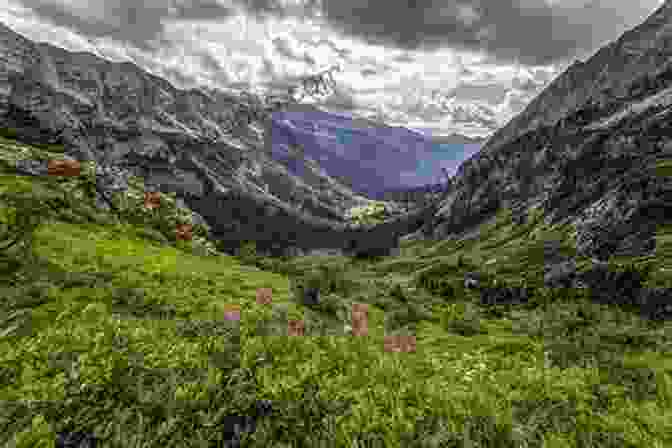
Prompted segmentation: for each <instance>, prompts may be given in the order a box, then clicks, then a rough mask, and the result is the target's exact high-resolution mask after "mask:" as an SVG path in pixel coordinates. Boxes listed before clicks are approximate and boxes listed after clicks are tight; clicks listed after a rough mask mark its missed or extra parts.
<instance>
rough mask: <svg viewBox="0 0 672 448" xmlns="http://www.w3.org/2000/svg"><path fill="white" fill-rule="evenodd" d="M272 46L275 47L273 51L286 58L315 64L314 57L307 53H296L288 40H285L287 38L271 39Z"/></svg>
mask: <svg viewBox="0 0 672 448" xmlns="http://www.w3.org/2000/svg"><path fill="white" fill-rule="evenodd" d="M273 48H275V51H276V52H277V53H278V54H280V55H282V56H284V57H286V58H287V59H291V60H293V61H299V62H303V63H305V64H308V65H311V66H312V65H315V64H316V62H315V59H313V58H312V57H311V56H310V55H309V54H308V53H306V52H304V53H303V54H299V53H296V52H295V51H294V50H293V49H292V47H291V46H290V45H289V41H287V39H283V38H281V37H276V38H275V39H273Z"/></svg>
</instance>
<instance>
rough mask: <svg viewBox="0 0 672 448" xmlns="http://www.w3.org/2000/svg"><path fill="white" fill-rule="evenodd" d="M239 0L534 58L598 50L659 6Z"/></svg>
mask: <svg viewBox="0 0 672 448" xmlns="http://www.w3.org/2000/svg"><path fill="white" fill-rule="evenodd" d="M237 1H238V2H239V3H240V4H241V5H243V6H244V7H246V8H248V9H249V10H251V11H254V12H255V13H258V14H275V15H287V14H293V13H294V14H295V13H296V12H297V11H301V12H300V13H301V14H304V15H306V14H314V13H315V12H316V11H317V10H318V7H319V9H320V10H321V13H322V16H323V17H324V19H325V20H327V21H328V22H329V23H330V24H331V25H332V26H334V27H335V28H336V29H338V30H340V31H341V32H344V33H346V34H349V35H351V36H357V37H360V38H362V39H363V40H365V41H367V42H369V43H373V44H383V45H388V46H394V47H398V48H404V49H409V50H415V49H425V50H430V49H435V48H440V47H452V48H458V49H466V50H474V51H480V50H485V51H486V52H487V53H489V54H490V55H491V56H493V57H495V58H496V59H497V60H501V61H512V60H515V61H519V62H521V63H523V64H530V65H544V64H549V63H553V62H565V61H567V60H568V59H571V58H573V57H576V56H581V55H585V54H587V53H590V52H592V51H594V49H595V48H596V47H598V46H600V45H601V44H602V43H604V41H605V40H611V39H615V38H616V37H618V35H619V34H621V33H622V32H624V31H625V30H626V29H627V28H630V27H632V26H635V25H637V24H638V23H639V22H641V21H642V20H643V19H644V18H645V17H646V16H648V15H649V14H650V13H651V12H652V11H653V10H654V9H655V8H656V7H657V6H659V1H658V0H639V1H631V0H627V1H626V0H592V1H589V2H588V3H587V4H585V5H583V4H579V5H577V4H576V3H577V2H576V1H574V0H564V1H559V2H556V3H554V4H553V5H549V4H548V3H547V2H546V1H545V0H497V1H494V0H491V1H486V0H453V1H450V0H445V1H439V0H409V1H403V2H402V1H390V0H322V2H321V4H319V5H318V1H317V0H310V1H308V2H306V4H305V5H304V6H303V7H302V8H297V7H295V6H293V7H292V9H291V10H290V9H284V8H283V7H282V6H281V3H280V2H279V1H278V0H249V1H248V0H237ZM292 3H293V2H292ZM581 3H585V2H581Z"/></svg>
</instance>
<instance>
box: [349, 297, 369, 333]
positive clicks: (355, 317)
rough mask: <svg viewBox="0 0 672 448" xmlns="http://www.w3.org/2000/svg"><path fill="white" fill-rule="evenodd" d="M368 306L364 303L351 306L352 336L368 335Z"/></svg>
mask: <svg viewBox="0 0 672 448" xmlns="http://www.w3.org/2000/svg"><path fill="white" fill-rule="evenodd" d="M368 313H369V306H368V305H367V304H365V303H353V304H352V313H351V314H352V334H353V335H355V336H366V335H368V334H369V316H368Z"/></svg>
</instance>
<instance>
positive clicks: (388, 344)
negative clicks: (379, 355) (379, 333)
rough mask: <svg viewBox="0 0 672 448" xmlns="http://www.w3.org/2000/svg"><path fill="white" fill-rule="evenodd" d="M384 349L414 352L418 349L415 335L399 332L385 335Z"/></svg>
mask: <svg viewBox="0 0 672 448" xmlns="http://www.w3.org/2000/svg"><path fill="white" fill-rule="evenodd" d="M384 349H385V351H386V352H397V353H398V352H404V353H412V352H415V349H416V339H415V336H410V335H403V334H397V335H393V336H385V339H384Z"/></svg>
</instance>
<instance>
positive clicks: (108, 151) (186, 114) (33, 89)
mask: <svg viewBox="0 0 672 448" xmlns="http://www.w3.org/2000/svg"><path fill="white" fill-rule="evenodd" d="M241 108H244V105H243V104H241V99H240V98H236V97H234V96H231V95H229V94H227V93H223V92H213V91H204V90H196V89H192V90H189V91H183V90H178V89H176V88H175V87H173V86H172V85H171V84H170V83H168V82H167V81H165V80H163V79H161V78H158V77H156V76H153V75H151V74H149V73H147V72H145V71H143V70H141V69H140V68H138V67H137V66H135V65H133V64H131V63H112V62H109V61H106V60H104V59H101V58H98V57H97V56H95V55H93V54H89V53H72V52H69V51H66V50H64V49H61V48H57V47H54V46H51V45H48V44H37V43H34V42H31V41H30V40H28V39H26V38H24V37H22V36H21V35H19V34H17V33H15V32H13V31H12V30H11V29H9V28H7V27H6V26H4V25H2V24H0V126H2V127H12V128H16V129H17V131H18V135H19V137H20V140H23V141H28V142H35V143H44V142H49V143H63V144H65V145H66V148H68V153H69V155H71V156H73V157H75V158H77V159H80V160H95V161H96V162H98V164H99V165H103V166H114V167H117V168H123V169H126V170H130V171H133V172H134V174H138V175H141V176H142V177H144V178H145V183H146V184H147V185H155V186H156V187H157V188H158V189H159V190H161V191H164V192H176V193H177V196H178V197H180V198H182V199H183V200H184V202H185V204H186V205H188V206H189V208H191V209H192V210H193V211H194V212H196V213H198V214H199V215H200V216H202V217H203V218H204V219H205V220H206V221H207V222H208V223H209V224H211V226H212V227H213V229H212V230H213V234H216V235H218V236H219V237H221V238H222V239H223V240H225V241H227V242H229V243H231V245H232V247H235V246H236V245H237V244H238V242H239V241H242V240H246V239H251V240H257V241H260V243H261V244H260V245H259V246H260V248H261V249H262V250H269V251H270V250H275V251H280V252H282V251H286V250H289V249H290V248H294V249H301V250H307V249H316V248H335V249H341V250H342V249H344V248H345V247H346V246H347V245H348V244H349V241H355V242H356V244H355V246H356V247H358V246H359V241H360V240H361V239H362V238H363V237H364V236H367V238H368V236H369V235H368V234H366V235H365V233H364V231H363V230H362V231H356V230H352V229H347V228H346V226H345V224H344V222H345V218H344V214H345V211H346V210H348V209H349V208H351V207H353V206H358V205H366V204H367V203H368V200H366V199H365V198H363V197H361V196H358V195H356V194H354V193H353V192H352V190H350V189H349V188H348V187H346V186H343V185H342V184H340V183H339V182H338V181H336V180H334V179H332V178H330V177H329V176H327V175H326V174H325V173H324V172H323V171H322V170H321V169H320V167H319V165H318V164H317V163H316V162H315V161H312V160H309V159H305V160H304V164H305V166H304V168H305V170H304V171H305V175H303V176H302V177H298V176H296V175H294V174H292V173H291V172H289V171H288V169H287V167H286V166H283V165H282V164H281V163H279V162H278V161H276V160H274V159H273V158H272V157H271V155H270V154H269V153H267V152H266V151H265V147H264V137H265V130H266V129H267V128H268V126H269V123H268V120H267V119H266V118H264V117H257V116H251V117H250V120H251V121H247V120H244V121H242V122H241V119H240V116H239V115H237V114H238V112H239V111H240V110H241ZM99 174H100V176H101V178H103V177H105V175H104V174H103V173H99ZM113 177H114V176H112V177H110V176H107V177H106V179H103V183H104V184H105V186H107V187H110V188H112V189H113V188H115V186H114V185H113V184H114V182H112V180H113ZM101 206H104V203H101ZM409 219H411V220H413V219H415V218H414V217H411V218H409ZM404 226H405V224H404V223H402V227H404ZM413 230H415V229H413ZM384 231H389V229H386V230H384ZM376 235H378V233H376ZM392 240H394V237H392ZM384 243H385V244H388V243H389V241H388V240H385V241H384ZM370 245H371V244H370V243H368V242H367V248H368V247H369V246H370ZM294 249H292V250H294ZM386 249H388V250H389V248H386Z"/></svg>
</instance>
